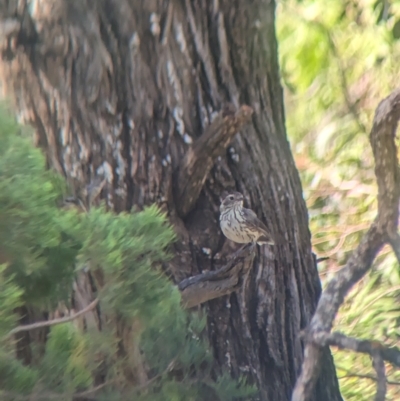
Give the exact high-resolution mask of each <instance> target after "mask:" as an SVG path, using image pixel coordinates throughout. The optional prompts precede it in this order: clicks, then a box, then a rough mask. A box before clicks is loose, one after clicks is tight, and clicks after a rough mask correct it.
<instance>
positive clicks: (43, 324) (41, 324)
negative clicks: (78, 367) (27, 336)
mask: <svg viewBox="0 0 400 401" xmlns="http://www.w3.org/2000/svg"><path fill="white" fill-rule="evenodd" d="M98 303H99V299H98V298H96V299H95V300H94V301H92V302H91V303H90V304H89V305H88V306H86V307H85V308H83V309H82V310H80V311H79V312H77V313H74V314H73V315H71V316H66V317H61V318H59V319H53V320H46V321H43V322H37V323H32V324H26V325H23V326H18V327H15V328H14V329H12V330H11V331H10V332H9V333H8V334H7V335H6V338H9V337H11V336H13V335H14V334H17V333H20V332H21V331H29V330H34V329H40V328H42V327H49V326H54V325H56V324H61V323H67V322H70V321H72V320H74V319H77V318H78V317H80V316H82V315H84V314H85V313H87V312H89V311H91V310H93V309H94V308H95V307H96V306H97V304H98Z"/></svg>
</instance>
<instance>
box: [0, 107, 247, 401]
mask: <svg viewBox="0 0 400 401" xmlns="http://www.w3.org/2000/svg"><path fill="white" fill-rule="evenodd" d="M0 142H1V144H2V146H1V147H0V261H1V263H3V264H0V387H1V389H2V390H0V398H1V399H17V398H18V397H19V396H20V395H23V394H30V393H32V392H34V393H35V397H36V398H35V399H38V400H39V399H42V397H43V399H57V400H65V401H67V400H72V398H73V396H74V394H77V393H82V392H85V391H87V390H89V391H91V389H93V387H95V386H96V385H95V383H96V382H98V380H99V378H101V380H105V381H106V383H109V384H108V385H105V386H104V388H102V389H101V391H98V392H96V397H99V399H104V400H107V401H110V400H112V401H118V400H121V401H124V400H131V399H137V400H152V401H153V400H157V399H159V400H187V399H192V400H199V401H201V400H208V399H210V398H212V399H214V400H218V399H221V400H233V399H236V400H237V399H240V398H243V397H246V396H247V395H248V394H252V393H254V389H253V388H252V387H251V386H247V385H246V384H245V383H244V381H243V380H240V381H238V382H236V381H234V380H232V379H231V378H230V377H229V376H227V375H223V376H222V377H220V378H219V379H217V381H216V382H214V381H213V380H212V379H211V376H212V373H213V372H212V358H211V354H210V351H209V346H208V344H207V341H205V340H204V329H205V318H204V316H203V317H202V316H200V315H196V314H190V313H188V312H187V311H185V310H183V309H182V307H181V298H180V293H179V291H178V289H177V288H176V287H175V286H174V285H173V284H172V283H171V281H170V280H169V279H168V278H167V277H166V276H165V274H163V272H162V270H161V269H162V266H163V264H164V263H165V262H167V261H168V259H169V257H170V254H169V252H168V249H169V246H170V245H171V244H172V242H173V241H174V238H175V235H174V232H173V230H172V228H171V227H170V226H169V225H168V222H167V218H166V216H165V215H164V214H162V213H161V212H160V211H159V210H158V209H157V208H156V207H155V206H150V207H147V208H145V209H144V210H143V211H141V212H135V213H121V214H119V215H115V214H113V213H111V212H107V211H106V209H105V208H104V207H99V208H91V209H90V211H88V212H87V213H86V212H85V213H82V212H79V211H77V210H66V209H64V208H60V207H59V206H58V205H59V204H61V202H60V201H61V200H62V198H63V196H64V195H65V193H66V190H65V185H64V183H63V181H62V179H61V178H60V177H59V176H57V175H55V174H54V173H52V172H50V171H48V170H46V166H45V159H44V157H43V155H42V154H41V153H40V151H39V150H37V149H35V148H34V147H33V145H32V143H31V141H30V139H29V136H27V135H24V134H23V133H22V132H21V130H20V128H19V127H18V126H17V125H16V124H14V123H13V122H12V121H11V120H10V119H9V118H8V117H6V115H5V113H4V111H2V110H1V109H0ZM85 272H91V277H92V278H93V280H95V281H96V282H95V286H96V288H97V296H98V297H99V300H100V304H99V305H100V311H101V315H102V327H101V330H98V328H97V327H96V325H93V324H87V327H86V329H85V330H82V328H81V326H82V322H80V320H79V319H76V320H74V321H71V322H68V323H63V324H60V325H55V326H52V327H50V329H49V331H48V332H47V336H46V339H45V341H43V342H40V341H36V340H37V339H39V338H40V337H43V336H44V334H45V332H42V334H41V336H35V335H32V337H31V336H30V340H31V341H30V343H29V344H26V339H24V340H23V341H21V342H20V344H21V345H20V347H21V349H20V350H21V351H22V353H28V354H29V358H28V359H29V360H30V362H29V364H28V365H24V364H23V363H22V362H21V361H20V360H19V359H17V358H16V357H15V349H14V347H15V343H13V342H12V341H11V340H12V338H13V337H12V336H11V337H10V336H9V335H8V334H9V332H10V330H11V329H12V328H13V327H15V326H16V325H17V324H18V319H19V318H21V313H23V314H25V313H28V314H30V312H31V311H36V314H35V313H34V314H32V315H31V316H40V315H42V312H44V311H49V312H51V311H54V309H56V308H57V306H58V305H61V304H60V302H61V303H63V304H64V305H65V304H68V301H69V300H68V298H69V296H70V294H71V291H72V287H73V282H74V279H75V277H76V275H77V274H80V275H81V274H84V273H85ZM21 306H24V307H26V309H24V312H21V309H18V308H19V307H21ZM121 325H122V326H124V327H131V328H132V332H128V333H120V332H119V329H120V327H121ZM36 333H37V331H36ZM21 335H22V336H24V333H21ZM122 337H124V347H125V349H124V352H125V355H122V353H121V339H122ZM33 339H35V340H33ZM24 347H25V348H24ZM26 348H27V349H26ZM140 369H142V370H144V371H145V372H144V373H145V375H148V377H149V382H148V383H147V384H146V383H144V385H143V384H142V385H141V386H140V387H137V386H135V383H132V382H130V381H129V380H128V379H127V377H129V375H128V376H127V375H126V371H131V372H135V371H137V370H140ZM121 389H123V392H122V391H121Z"/></svg>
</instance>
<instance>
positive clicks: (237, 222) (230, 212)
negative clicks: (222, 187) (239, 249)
mask: <svg viewBox="0 0 400 401" xmlns="http://www.w3.org/2000/svg"><path fill="white" fill-rule="evenodd" d="M243 199H244V198H243V195H242V194H241V193H239V192H232V193H231V194H229V195H228V196H227V197H226V198H225V199H224V200H223V201H222V203H221V206H220V208H219V210H220V212H221V215H220V217H219V223H220V226H221V230H222V232H223V233H224V235H225V237H227V238H228V239H230V240H231V241H233V242H238V243H239V244H248V243H250V242H252V243H253V244H255V243H257V244H259V245H262V244H269V245H274V241H273V239H272V237H271V234H270V233H269V232H268V229H267V227H266V226H265V225H264V223H263V222H262V221H261V220H260V219H259V218H258V217H257V215H256V214H255V213H254V212H253V211H252V210H250V209H246V208H244V207H243Z"/></svg>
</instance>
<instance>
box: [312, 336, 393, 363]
mask: <svg viewBox="0 0 400 401" xmlns="http://www.w3.org/2000/svg"><path fill="white" fill-rule="evenodd" d="M312 341H313V342H314V343H315V344H317V345H319V346H321V347H325V346H327V345H330V346H335V347H338V348H340V349H349V350H352V351H355V352H359V353H361V354H369V355H371V357H373V356H374V354H375V353H376V352H379V354H380V356H381V357H382V359H383V360H384V361H387V362H390V363H391V364H392V365H394V366H397V367H399V368H400V349H399V348H397V347H385V346H384V345H382V344H381V343H380V342H379V341H373V340H359V339H357V338H354V337H348V336H345V335H344V334H342V333H339V332H333V333H327V332H319V333H315V334H314V336H313V339H312Z"/></svg>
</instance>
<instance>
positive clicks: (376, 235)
mask: <svg viewBox="0 0 400 401" xmlns="http://www.w3.org/2000/svg"><path fill="white" fill-rule="evenodd" d="M399 118H400V89H397V90H396V91H394V92H393V93H392V94H391V95H390V96H388V97H387V98H386V99H384V100H383V101H381V103H380V104H379V106H378V107H377V109H376V112H375V116H374V123H373V127H372V130H371V134H370V142H371V146H372V150H373V154H374V159H375V175H376V178H377V183H378V215H377V217H376V219H375V221H374V222H373V223H372V225H371V227H370V228H369V230H368V232H367V233H366V234H365V235H364V237H363V239H362V241H361V243H360V244H359V246H358V247H357V249H356V250H355V251H354V252H353V253H352V255H351V256H350V258H349V259H348V261H347V263H346V265H345V267H344V268H343V269H342V270H341V271H339V272H338V273H337V275H336V276H335V277H334V278H333V279H332V280H331V281H330V282H329V284H328V285H327V287H326V289H325V290H324V291H323V292H322V294H321V298H320V300H319V302H318V306H317V310H316V312H315V315H314V316H313V318H312V320H311V323H310V326H309V328H308V330H307V336H306V346H305V351H304V361H303V364H302V369H301V373H300V376H299V377H298V379H297V382H296V385H295V388H294V391H293V395H292V401H307V400H309V399H310V397H311V395H312V392H313V390H314V386H315V383H316V381H317V378H318V374H319V371H320V363H321V356H322V346H321V345H319V344H318V343H317V342H316V340H315V339H316V337H317V336H318V335H319V333H320V332H326V333H329V332H330V331H331V329H332V325H333V321H334V319H335V316H336V314H337V311H338V309H339V307H340V305H341V304H342V303H343V300H344V297H345V295H346V294H347V292H348V291H349V290H350V289H351V287H352V286H353V285H354V284H355V283H356V282H357V281H359V280H360V279H361V278H362V277H363V276H364V275H365V273H366V272H367V271H368V270H369V269H370V267H371V265H372V262H373V261H374V259H375V257H376V256H377V254H378V252H379V251H380V250H381V248H382V247H383V245H384V244H385V243H386V242H388V241H389V239H393V238H395V233H396V232H397V224H398V216H399V210H398V206H399V198H400V179H399V178H400V174H399V167H398V160H397V148H396V144H395V134H396V130H397V123H398V120H399Z"/></svg>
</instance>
